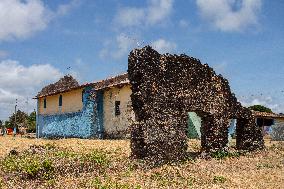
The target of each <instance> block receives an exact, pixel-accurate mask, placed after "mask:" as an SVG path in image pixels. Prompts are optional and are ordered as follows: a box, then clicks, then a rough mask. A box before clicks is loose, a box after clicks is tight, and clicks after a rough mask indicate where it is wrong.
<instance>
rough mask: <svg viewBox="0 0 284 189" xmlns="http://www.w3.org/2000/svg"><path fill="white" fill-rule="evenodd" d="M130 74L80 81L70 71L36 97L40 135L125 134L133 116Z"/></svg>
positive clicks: (100, 135) (49, 136)
mask: <svg viewBox="0 0 284 189" xmlns="http://www.w3.org/2000/svg"><path fill="white" fill-rule="evenodd" d="M130 94H131V89H130V84H129V80H128V77H127V74H122V75H118V76H115V77H112V78H108V79H105V80H101V81H98V82H93V83H86V84H83V85H79V84H78V82H77V81H76V80H75V79H74V78H73V77H72V76H70V75H67V76H64V77H63V78H61V79H60V80H59V81H58V82H56V83H53V84H50V85H48V86H46V87H44V88H43V89H42V90H41V91H40V92H39V93H38V95H37V96H36V97H35V99H37V112H38V114H37V125H36V127H37V128H36V130H37V133H36V135H37V137H48V138H53V137H78V138H122V137H127V135H128V134H129V133H128V128H129V125H130V124H131V122H132V121H133V120H134V113H133V111H132V108H131V98H130Z"/></svg>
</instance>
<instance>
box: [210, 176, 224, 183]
mask: <svg viewBox="0 0 284 189" xmlns="http://www.w3.org/2000/svg"><path fill="white" fill-rule="evenodd" d="M226 180H227V179H226V178H225V177H223V176H214V178H213V182H214V183H224V182H226Z"/></svg>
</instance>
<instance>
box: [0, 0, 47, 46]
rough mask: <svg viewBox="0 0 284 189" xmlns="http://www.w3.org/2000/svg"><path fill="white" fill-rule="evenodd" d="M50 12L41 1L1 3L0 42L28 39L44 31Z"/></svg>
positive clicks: (6, 0)
mask: <svg viewBox="0 0 284 189" xmlns="http://www.w3.org/2000/svg"><path fill="white" fill-rule="evenodd" d="M49 16H50V12H49V11H48V10H47V9H46V7H45V6H44V4H43V3H42V1H39V0H27V1H21V0H1V1H0V26H1V27H0V40H9V39H16V38H26V37H29V36H30V35H31V34H33V33H35V32H37V31H41V30H44V29H45V28H46V27H47V24H48V22H49V19H50V17H49Z"/></svg>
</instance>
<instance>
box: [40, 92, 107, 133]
mask: <svg viewBox="0 0 284 189" xmlns="http://www.w3.org/2000/svg"><path fill="white" fill-rule="evenodd" d="M84 91H85V92H84V94H83V108H82V111H80V112H74V113H65V114H54V115H38V117H37V135H38V137H46V138H56V137H76V138H101V137H102V133H103V120H102V118H103V115H102V114H103V92H102V91H98V92H97V91H94V90H92V88H91V87H86V88H85V89H84Z"/></svg>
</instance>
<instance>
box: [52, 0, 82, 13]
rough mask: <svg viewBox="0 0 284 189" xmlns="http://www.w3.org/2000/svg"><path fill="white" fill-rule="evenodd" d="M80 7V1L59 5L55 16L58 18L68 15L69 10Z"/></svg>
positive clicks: (75, 0)
mask: <svg viewBox="0 0 284 189" xmlns="http://www.w3.org/2000/svg"><path fill="white" fill-rule="evenodd" d="M79 5H80V0H72V1H70V2H69V3H66V4H61V5H59V6H58V8H57V11H56V14H57V15H58V16H63V15H66V14H68V13H69V12H70V11H71V10H73V9H74V8H76V7H78V6H79Z"/></svg>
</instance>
